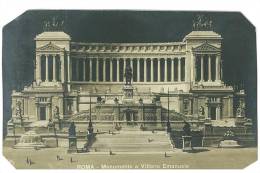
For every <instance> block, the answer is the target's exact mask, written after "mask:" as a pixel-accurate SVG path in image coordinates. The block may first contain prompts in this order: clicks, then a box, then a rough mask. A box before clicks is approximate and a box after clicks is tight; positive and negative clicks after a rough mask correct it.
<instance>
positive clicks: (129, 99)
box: [123, 85, 134, 103]
mask: <svg viewBox="0 0 260 173" xmlns="http://www.w3.org/2000/svg"><path fill="white" fill-rule="evenodd" d="M123 93H124V96H123V102H124V103H133V102H134V100H133V96H134V87H133V86H132V85H124V87H123Z"/></svg>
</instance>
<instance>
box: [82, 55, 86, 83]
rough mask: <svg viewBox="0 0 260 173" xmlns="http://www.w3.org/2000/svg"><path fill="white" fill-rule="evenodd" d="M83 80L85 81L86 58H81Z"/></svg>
mask: <svg viewBox="0 0 260 173" xmlns="http://www.w3.org/2000/svg"><path fill="white" fill-rule="evenodd" d="M82 71H83V81H86V59H83V69H82Z"/></svg>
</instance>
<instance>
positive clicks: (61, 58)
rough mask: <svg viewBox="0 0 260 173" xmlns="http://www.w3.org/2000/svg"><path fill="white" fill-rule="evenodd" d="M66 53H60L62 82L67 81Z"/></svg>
mask: <svg viewBox="0 0 260 173" xmlns="http://www.w3.org/2000/svg"><path fill="white" fill-rule="evenodd" d="M64 60H65V59H64V53H60V76H61V82H62V83H63V82H64V81H65V78H64V75H65V74H64V72H65V70H64V68H65V66H64Z"/></svg>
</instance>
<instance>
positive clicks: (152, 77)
mask: <svg viewBox="0 0 260 173" xmlns="http://www.w3.org/2000/svg"><path fill="white" fill-rule="evenodd" d="M153 81H154V73H153V58H151V82H153Z"/></svg>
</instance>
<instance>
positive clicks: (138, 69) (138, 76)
mask: <svg viewBox="0 0 260 173" xmlns="http://www.w3.org/2000/svg"><path fill="white" fill-rule="evenodd" d="M136 74H137V82H140V58H137V73H136Z"/></svg>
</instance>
